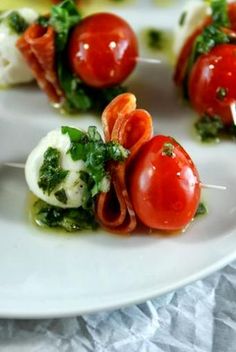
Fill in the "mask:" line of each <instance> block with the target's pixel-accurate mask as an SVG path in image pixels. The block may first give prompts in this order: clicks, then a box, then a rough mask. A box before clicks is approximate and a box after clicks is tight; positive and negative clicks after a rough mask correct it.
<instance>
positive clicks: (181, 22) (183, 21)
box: [179, 11, 188, 26]
mask: <svg viewBox="0 0 236 352" xmlns="http://www.w3.org/2000/svg"><path fill="white" fill-rule="evenodd" d="M187 14H188V13H187V11H184V12H183V13H182V14H181V16H180V18H179V25H180V26H183V25H184V23H185V20H186V17H187Z"/></svg>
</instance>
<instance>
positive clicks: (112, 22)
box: [68, 13, 138, 88]
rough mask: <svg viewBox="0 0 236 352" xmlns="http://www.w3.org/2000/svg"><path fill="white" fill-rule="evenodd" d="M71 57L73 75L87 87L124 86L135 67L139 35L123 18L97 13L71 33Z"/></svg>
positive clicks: (83, 21)
mask: <svg viewBox="0 0 236 352" xmlns="http://www.w3.org/2000/svg"><path fill="white" fill-rule="evenodd" d="M68 55H69V62H70V66H71V69H72V71H73V72H74V73H75V74H76V75H78V76H79V77H80V78H81V80H82V81H84V82H85V83H86V84H87V85H89V86H92V87H95V88H105V87H110V86H114V85H117V84H120V83H121V82H123V81H124V80H125V79H126V78H127V77H128V76H129V74H130V73H131V72H132V71H133V69H134V67H135V65H136V58H137V57H138V44H137V39H136V35H135V33H134V31H133V30H132V28H131V27H130V26H129V24H128V23H127V22H126V21H124V20H123V19H122V18H120V17H118V16H116V15H114V14H110V13H97V14H94V15H91V16H88V17H86V18H85V19H84V20H82V21H81V22H80V23H79V24H78V25H77V26H76V27H75V29H74V30H73V31H72V34H71V37H70V40H69V47H68Z"/></svg>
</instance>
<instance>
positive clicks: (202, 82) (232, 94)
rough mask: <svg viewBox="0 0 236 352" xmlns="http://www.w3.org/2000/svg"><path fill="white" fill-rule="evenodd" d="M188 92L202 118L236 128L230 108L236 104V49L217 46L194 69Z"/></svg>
mask: <svg viewBox="0 0 236 352" xmlns="http://www.w3.org/2000/svg"><path fill="white" fill-rule="evenodd" d="M220 88H221V89H222V88H223V89H224V91H225V94H226V96H225V97H220V96H219V95H218V92H219V89H220ZM188 90H189V97H190V101H191V103H192V105H193V107H194V109H195V110H196V111H197V112H198V113H199V114H200V115H203V114H208V115H210V116H214V115H217V116H219V117H221V119H222V122H223V123H224V124H225V125H228V124H232V122H233V121H232V113H231V110H230V104H232V103H234V102H236V45H233V44H221V45H217V46H215V47H214V48H213V49H212V50H211V51H210V52H209V53H208V54H205V55H201V56H200V57H199V58H198V59H197V61H196V63H195V64H194V66H193V68H192V71H191V74H190V77H189V89H188Z"/></svg>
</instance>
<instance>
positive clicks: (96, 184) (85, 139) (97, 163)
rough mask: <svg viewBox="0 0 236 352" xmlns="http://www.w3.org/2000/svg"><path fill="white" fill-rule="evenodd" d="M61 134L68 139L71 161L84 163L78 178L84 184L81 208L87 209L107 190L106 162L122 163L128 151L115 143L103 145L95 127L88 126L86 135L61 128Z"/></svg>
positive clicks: (64, 127)
mask: <svg viewBox="0 0 236 352" xmlns="http://www.w3.org/2000/svg"><path fill="white" fill-rule="evenodd" d="M62 133H63V134H66V133H67V134H68V135H69V137H70V140H71V145H70V149H69V150H68V153H69V154H70V155H71V158H72V160H74V161H77V160H82V161H84V163H85V169H86V171H85V170H84V171H80V173H79V176H80V178H81V179H82V180H83V181H84V183H85V187H84V191H83V192H84V193H83V196H82V206H83V208H85V209H88V208H89V207H90V206H91V204H92V201H91V200H92V199H93V198H94V197H95V196H96V195H97V194H98V193H100V192H107V191H108V189H109V176H108V175H107V171H106V164H107V162H109V161H112V160H113V161H117V162H122V161H124V160H125V159H126V158H127V157H128V156H129V151H128V150H127V149H125V148H124V147H123V146H121V145H120V144H119V143H117V142H115V141H111V142H108V143H105V142H104V141H103V140H102V137H101V135H100V133H99V132H98V131H97V128H96V127H95V126H90V127H89V128H88V131H87V133H85V132H82V131H79V130H77V129H75V128H72V127H66V126H63V127H62Z"/></svg>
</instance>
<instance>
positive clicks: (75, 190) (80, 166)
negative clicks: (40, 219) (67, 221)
mask: <svg viewBox="0 0 236 352" xmlns="http://www.w3.org/2000/svg"><path fill="white" fill-rule="evenodd" d="M70 145H71V141H70V138H69V136H68V134H62V132H61V129H56V130H53V131H51V132H49V133H48V134H47V135H46V137H44V138H43V139H42V140H41V141H40V142H39V144H38V145H37V146H36V148H34V149H33V151H32V152H31V153H30V155H29V157H28V159H27V161H26V165H25V177H26V181H27V184H28V186H29V189H30V190H31V192H32V193H34V194H35V195H36V196H37V197H38V198H40V199H42V200H44V201H45V202H47V203H48V204H50V205H55V206H59V207H61V208H78V207H80V206H81V204H82V195H83V189H84V182H83V181H82V180H81V179H80V177H79V171H80V170H85V169H86V168H85V164H84V161H82V160H78V161H73V160H72V158H71V156H70V154H69V153H67V152H68V150H69V149H70ZM49 147H52V148H55V149H57V150H58V151H59V152H60V154H61V164H60V166H61V167H62V168H63V169H64V170H68V171H69V173H68V174H67V176H66V178H65V179H64V180H63V181H62V183H61V184H60V185H59V186H58V187H57V188H56V189H55V190H53V191H52V192H51V194H50V195H48V194H47V193H44V192H43V190H42V189H41V188H40V187H39V185H38V182H39V170H40V167H41V166H42V164H43V160H44V153H45V152H46V150H47V149H48V148H49ZM61 188H63V189H64V190H65V192H66V196H67V203H66V204H63V203H61V202H60V201H59V200H58V199H57V198H56V197H55V192H56V191H57V190H59V189H61Z"/></svg>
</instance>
